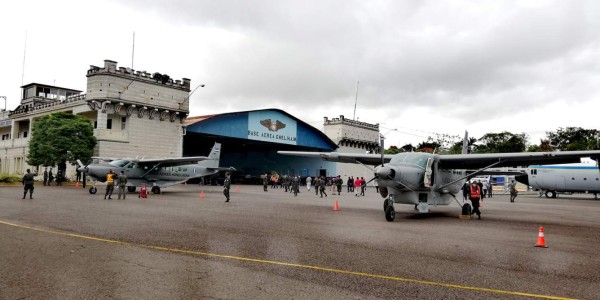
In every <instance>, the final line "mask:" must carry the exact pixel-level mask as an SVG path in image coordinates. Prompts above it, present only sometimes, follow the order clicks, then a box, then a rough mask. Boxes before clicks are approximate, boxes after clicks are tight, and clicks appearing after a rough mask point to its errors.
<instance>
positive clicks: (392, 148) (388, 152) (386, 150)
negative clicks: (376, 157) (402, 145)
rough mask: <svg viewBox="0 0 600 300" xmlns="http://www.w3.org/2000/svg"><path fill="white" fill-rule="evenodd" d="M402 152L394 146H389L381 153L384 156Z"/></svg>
mask: <svg viewBox="0 0 600 300" xmlns="http://www.w3.org/2000/svg"><path fill="white" fill-rule="evenodd" d="M400 152H402V150H400V149H398V147H396V146H391V147H389V148H387V149H385V150H384V151H383V153H384V154H397V153H400Z"/></svg>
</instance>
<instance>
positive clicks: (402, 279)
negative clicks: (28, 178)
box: [0, 221, 576, 300]
mask: <svg viewBox="0 0 600 300" xmlns="http://www.w3.org/2000/svg"><path fill="white" fill-rule="evenodd" d="M0 224H3V225H7V226H12V227H16V228H21V229H28V230H33V231H38V232H44V233H50V234H56V235H62V236H68V237H74V238H80V239H86V240H92V241H97V242H104V243H109V244H117V245H125V246H134V247H140V248H146V249H153V250H160V251H166V252H173V253H185V254H193V255H199V256H209V257H217V258H222V259H233V260H239V261H248V262H256V263H264V264H271V265H279V266H287V267H294V268H301V269H309V270H318V271H324V272H331V273H337V274H346V275H356V276H362V277H369V278H377V279H386V280H392V281H401V282H410V283H420V284H426V285H433V286H440V287H446V288H455V289H463V290H472V291H480V292H489V293H495V294H505V295H513V296H523V297H532V298H541V299H555V300H575V299H576V298H566V297H558V296H550V295H540V294H530V293H522V292H514V291H505V290H496V289H489V288H482V287H474V286H466V285H458V284H451V283H441V282H435V281H427V280H418V279H411V278H403V277H395V276H387V275H378V274H371V273H363V272H355V271H348V270H340V269H332V268H327V267H319V266H311V265H302V264H295V263H288V262H281V261H271V260H263V259H257V258H248V257H241V256H232V255H225V254H217V253H209V252H203V251H193V250H182V249H176V248H167V247H162V246H154V245H144V244H136V243H129V242H124V241H118V240H110V239H104V238H98V237H93V236H87V235H82V234H76V233H68V232H62V231H55V230H49V229H42V228H35V227H31V226H26V225H19V224H14V223H10V222H5V221H0Z"/></svg>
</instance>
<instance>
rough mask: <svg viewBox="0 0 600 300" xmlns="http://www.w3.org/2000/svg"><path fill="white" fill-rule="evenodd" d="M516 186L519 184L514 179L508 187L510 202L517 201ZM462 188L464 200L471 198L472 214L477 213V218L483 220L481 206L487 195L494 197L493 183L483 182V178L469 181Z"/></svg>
mask: <svg viewBox="0 0 600 300" xmlns="http://www.w3.org/2000/svg"><path fill="white" fill-rule="evenodd" d="M516 186H517V184H516V182H515V181H514V180H512V181H511V182H510V183H509V184H508V189H509V191H510V202H515V199H516V198H517V194H518V192H517V188H516ZM462 190H463V200H465V201H466V200H467V199H469V200H471V205H472V207H473V209H472V211H471V215H473V214H476V215H477V219H479V220H481V211H480V210H479V208H480V207H481V201H483V200H482V199H483V198H485V197H486V196H487V197H488V198H492V195H493V192H492V190H493V189H492V183H491V182H489V181H488V182H481V180H478V181H475V180H472V181H471V182H469V181H467V182H465V184H464V185H463V188H462Z"/></svg>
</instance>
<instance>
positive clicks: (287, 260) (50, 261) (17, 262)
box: [0, 185, 600, 299]
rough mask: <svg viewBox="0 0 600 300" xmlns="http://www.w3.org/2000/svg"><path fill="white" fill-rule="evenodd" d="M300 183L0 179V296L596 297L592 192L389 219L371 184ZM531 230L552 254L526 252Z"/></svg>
mask: <svg viewBox="0 0 600 300" xmlns="http://www.w3.org/2000/svg"><path fill="white" fill-rule="evenodd" d="M304 189H305V187H304V188H303V190H302V192H301V193H300V194H299V195H298V197H294V196H293V195H292V194H289V193H285V192H283V190H269V192H263V191H262V186H236V185H234V186H232V202H230V203H224V202H223V200H224V197H223V195H222V194H221V188H219V187H212V188H211V187H201V186H197V185H181V186H176V187H172V188H167V189H164V190H163V192H164V193H163V194H161V195H150V196H149V198H148V199H143V200H140V199H138V198H137V196H136V195H135V194H129V195H128V197H127V200H116V198H117V197H116V194H115V195H114V196H113V200H110V201H109V200H103V199H102V197H103V194H101V193H103V192H104V191H103V187H101V188H100V189H99V193H98V194H96V195H90V194H89V193H88V192H87V190H84V189H81V188H75V187H72V186H63V187H44V186H36V189H35V193H34V198H35V199H33V200H29V199H25V200H23V199H21V196H22V188H20V187H0V257H1V258H0V270H2V271H1V272H0V299H112V298H117V299H201V298H219V299H521V298H527V297H533V298H543V299H562V298H580V299H600V284H599V282H600V271H598V270H600V256H598V253H597V252H598V249H600V222H599V220H600V218H599V216H600V201H599V200H592V197H591V196H589V195H582V196H574V197H569V198H568V197H566V196H561V197H560V198H558V199H546V198H538V197H537V195H533V194H529V195H524V194H520V195H519V197H518V198H517V202H516V203H510V202H509V201H508V196H507V195H495V196H494V197H493V198H491V199H484V202H483V207H482V212H483V219H482V220H459V218H458V216H459V214H460V208H459V206H458V204H454V205H451V206H440V207H433V208H432V212H431V213H430V214H426V215H419V214H417V213H416V212H414V210H413V207H412V206H408V205H396V209H397V214H396V221H395V222H391V223H390V222H386V221H385V218H384V213H383V208H382V205H383V200H382V199H381V198H380V197H379V196H378V195H376V194H375V193H374V191H373V190H369V191H367V196H366V197H359V198H357V197H354V195H353V194H348V193H343V194H342V195H340V196H334V195H331V194H330V195H329V197H326V198H319V197H316V196H315V195H314V192H312V191H311V192H310V193H308V192H306V191H305V190H304ZM201 191H203V192H204V198H201V197H200V195H201V194H200V192H201ZM335 201H338V203H339V207H340V211H333V209H332V208H333V205H334V202H335ZM540 226H543V227H544V229H545V241H546V243H547V245H548V246H549V248H535V247H533V246H534V245H535V244H536V242H537V239H538V228H539V227H540Z"/></svg>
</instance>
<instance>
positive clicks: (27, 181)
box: [23, 169, 36, 199]
mask: <svg viewBox="0 0 600 300" xmlns="http://www.w3.org/2000/svg"><path fill="white" fill-rule="evenodd" d="M35 175H36V174H33V173H31V172H30V171H29V169H27V173H26V174H25V175H24V176H23V186H24V187H25V191H24V192H23V199H25V196H26V195H27V191H29V199H33V196H32V194H33V176H35Z"/></svg>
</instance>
